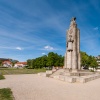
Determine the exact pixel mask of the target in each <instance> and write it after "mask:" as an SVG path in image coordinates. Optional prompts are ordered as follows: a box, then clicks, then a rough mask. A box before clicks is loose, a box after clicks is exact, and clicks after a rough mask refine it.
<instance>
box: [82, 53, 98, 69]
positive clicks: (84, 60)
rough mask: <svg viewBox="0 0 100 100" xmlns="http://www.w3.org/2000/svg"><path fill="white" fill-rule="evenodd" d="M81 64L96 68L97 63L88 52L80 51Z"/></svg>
mask: <svg viewBox="0 0 100 100" xmlns="http://www.w3.org/2000/svg"><path fill="white" fill-rule="evenodd" d="M81 66H84V67H85V66H87V67H91V68H97V66H98V63H97V61H96V59H95V58H94V57H93V56H91V55H90V56H89V55H88V54H86V52H82V51H81Z"/></svg>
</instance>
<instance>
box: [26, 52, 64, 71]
mask: <svg viewBox="0 0 100 100" xmlns="http://www.w3.org/2000/svg"><path fill="white" fill-rule="evenodd" d="M63 63H64V57H63V56H61V55H58V54H57V53H54V52H50V53H48V55H44V56H42V57H38V58H36V59H31V60H30V59H29V60H27V64H28V66H29V67H30V68H33V69H34V68H35V69H36V68H43V67H52V66H63Z"/></svg>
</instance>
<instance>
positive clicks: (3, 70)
mask: <svg viewBox="0 0 100 100" xmlns="http://www.w3.org/2000/svg"><path fill="white" fill-rule="evenodd" d="M45 71H46V69H15V68H0V73H1V74H2V75H12V74H36V73H39V72H45Z"/></svg>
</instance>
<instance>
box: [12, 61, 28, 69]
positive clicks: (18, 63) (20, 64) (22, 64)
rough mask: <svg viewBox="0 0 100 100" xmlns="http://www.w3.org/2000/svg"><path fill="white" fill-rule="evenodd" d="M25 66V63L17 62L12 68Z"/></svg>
mask: <svg viewBox="0 0 100 100" xmlns="http://www.w3.org/2000/svg"><path fill="white" fill-rule="evenodd" d="M25 66H27V62H17V63H16V64H15V65H14V68H24V67H25Z"/></svg>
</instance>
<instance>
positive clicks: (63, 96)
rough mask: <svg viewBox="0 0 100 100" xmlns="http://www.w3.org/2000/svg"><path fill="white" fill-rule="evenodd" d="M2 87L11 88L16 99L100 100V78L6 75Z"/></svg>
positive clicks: (0, 83)
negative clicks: (80, 79) (80, 80)
mask: <svg viewBox="0 0 100 100" xmlns="http://www.w3.org/2000/svg"><path fill="white" fill-rule="evenodd" d="M5 77H6V79H5V80H0V88H7V87H9V88H11V90H12V91H13V95H14V97H15V100H100V79H96V80H93V81H90V82H88V83H66V82H63V81H59V80H55V79H53V78H47V77H42V76H38V75H36V74H24V75H5Z"/></svg>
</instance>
